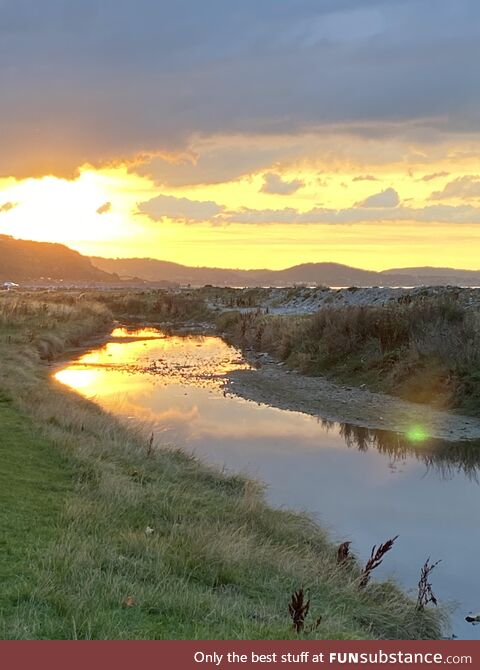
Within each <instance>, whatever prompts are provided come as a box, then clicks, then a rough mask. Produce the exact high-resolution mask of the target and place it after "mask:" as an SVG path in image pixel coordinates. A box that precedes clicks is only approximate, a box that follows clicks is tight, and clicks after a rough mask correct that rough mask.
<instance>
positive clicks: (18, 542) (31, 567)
mask: <svg viewBox="0 0 480 670" xmlns="http://www.w3.org/2000/svg"><path fill="white" fill-rule="evenodd" d="M0 462H1V464H2V465H1V470H0V583H1V584H2V588H1V589H0V612H2V613H3V615H4V620H3V621H2V624H1V627H0V636H8V631H7V629H6V627H5V626H6V622H7V621H9V622H12V623H13V624H14V626H15V628H16V629H17V630H18V631H19V632H20V631H21V629H22V618H23V614H24V611H25V610H28V609H29V608H30V604H29V600H30V596H31V593H32V589H33V588H34V587H35V586H36V587H38V585H39V581H38V571H37V570H36V568H35V566H38V565H40V564H41V562H42V560H43V557H44V556H45V554H46V552H47V551H48V549H49V546H50V545H51V544H52V542H54V541H55V538H56V536H57V533H58V524H59V520H60V516H61V513H62V510H63V508H64V505H65V500H66V496H67V494H68V491H69V489H70V488H71V485H72V480H71V474H70V471H69V468H68V464H67V463H66V461H65V459H64V458H63V457H62V456H61V455H60V454H59V453H58V452H57V451H56V450H55V449H52V447H51V444H49V442H48V441H47V440H45V438H43V437H42V436H41V434H40V432H39V431H38V430H36V429H35V428H34V426H33V425H32V422H31V421H30V420H29V419H28V418H27V417H25V416H24V415H22V414H20V413H19V412H17V411H15V410H13V409H12V408H11V407H10V403H9V402H8V400H7V399H6V398H5V397H4V398H3V400H0Z"/></svg>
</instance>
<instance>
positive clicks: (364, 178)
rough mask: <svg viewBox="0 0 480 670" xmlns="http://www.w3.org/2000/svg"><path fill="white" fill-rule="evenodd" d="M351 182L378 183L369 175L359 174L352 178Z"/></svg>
mask: <svg viewBox="0 0 480 670" xmlns="http://www.w3.org/2000/svg"><path fill="white" fill-rule="evenodd" d="M352 181H378V179H377V178H376V177H374V176H373V175H371V174H360V175H358V177H354V178H353V179H352Z"/></svg>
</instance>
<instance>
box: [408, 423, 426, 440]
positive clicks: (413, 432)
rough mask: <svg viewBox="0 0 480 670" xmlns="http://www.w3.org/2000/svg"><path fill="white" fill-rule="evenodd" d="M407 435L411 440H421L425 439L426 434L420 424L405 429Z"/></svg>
mask: <svg viewBox="0 0 480 670" xmlns="http://www.w3.org/2000/svg"><path fill="white" fill-rule="evenodd" d="M407 437H408V439H409V440H411V441H412V442H423V441H424V440H426V439H427V437H428V434H427V431H426V430H425V428H423V427H422V426H412V427H411V428H409V429H408V431H407Z"/></svg>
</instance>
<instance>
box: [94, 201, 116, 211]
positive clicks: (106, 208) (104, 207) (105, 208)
mask: <svg viewBox="0 0 480 670" xmlns="http://www.w3.org/2000/svg"><path fill="white" fill-rule="evenodd" d="M111 209H112V203H111V202H104V203H103V205H100V207H99V208H98V209H97V214H106V213H107V212H109V211H110V210H111Z"/></svg>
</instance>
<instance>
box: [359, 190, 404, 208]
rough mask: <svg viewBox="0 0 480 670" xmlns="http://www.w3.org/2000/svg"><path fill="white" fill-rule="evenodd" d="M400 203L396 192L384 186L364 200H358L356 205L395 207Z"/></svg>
mask: <svg viewBox="0 0 480 670" xmlns="http://www.w3.org/2000/svg"><path fill="white" fill-rule="evenodd" d="M399 203H400V198H399V197H398V193H397V192H396V190H395V189H394V188H386V189H385V190H384V191H381V193H374V194H373V195H371V196H369V197H368V198H366V199H365V200H362V201H361V202H358V203H357V204H356V205H355V206H356V207H374V208H375V207H397V205H398V204H399Z"/></svg>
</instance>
